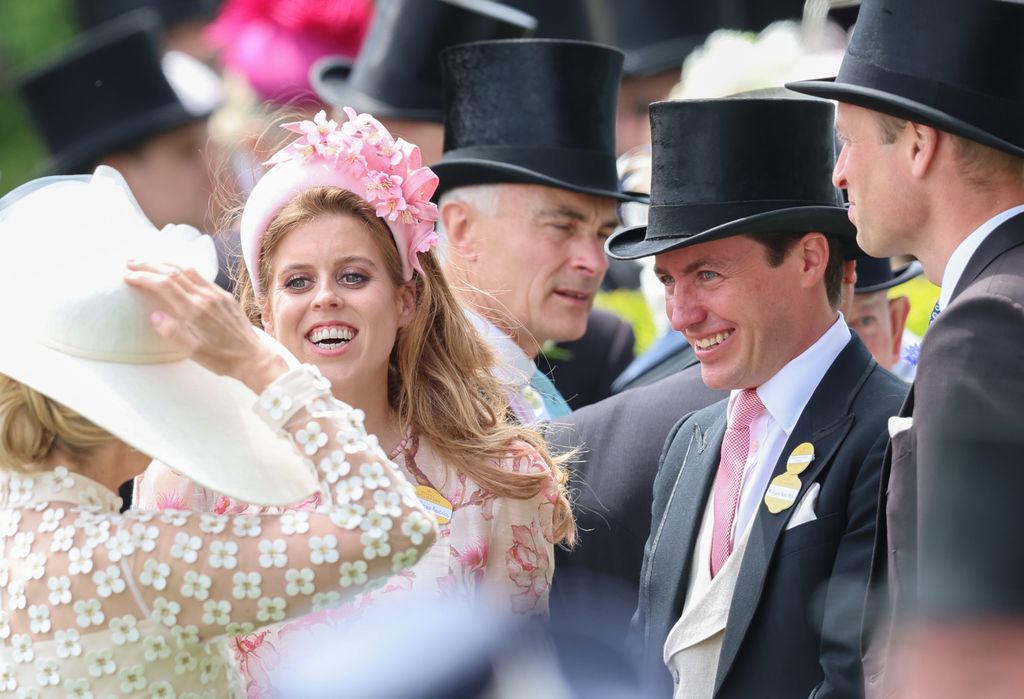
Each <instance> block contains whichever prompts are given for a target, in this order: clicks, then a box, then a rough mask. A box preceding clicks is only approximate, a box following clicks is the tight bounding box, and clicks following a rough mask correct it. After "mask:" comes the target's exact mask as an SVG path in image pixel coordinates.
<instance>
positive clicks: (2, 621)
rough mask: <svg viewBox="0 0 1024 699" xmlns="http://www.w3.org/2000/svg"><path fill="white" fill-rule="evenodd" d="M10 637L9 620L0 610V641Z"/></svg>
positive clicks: (5, 613)
mask: <svg viewBox="0 0 1024 699" xmlns="http://www.w3.org/2000/svg"><path fill="white" fill-rule="evenodd" d="M10 635H11V618H10V616H9V615H8V614H7V612H5V611H2V610H0V639H6V638H9V637H10Z"/></svg>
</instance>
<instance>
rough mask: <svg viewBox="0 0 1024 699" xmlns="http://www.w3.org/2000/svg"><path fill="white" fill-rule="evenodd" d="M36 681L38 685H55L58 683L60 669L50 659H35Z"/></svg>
mask: <svg viewBox="0 0 1024 699" xmlns="http://www.w3.org/2000/svg"><path fill="white" fill-rule="evenodd" d="M36 682H38V683H39V686H40V687H56V686H57V685H59V684H60V670H59V669H58V668H57V663H55V662H53V661H52V660H37V661H36Z"/></svg>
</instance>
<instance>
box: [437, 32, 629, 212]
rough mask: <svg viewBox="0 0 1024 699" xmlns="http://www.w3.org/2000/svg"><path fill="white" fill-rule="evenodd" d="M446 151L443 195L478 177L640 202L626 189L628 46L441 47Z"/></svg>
mask: <svg viewBox="0 0 1024 699" xmlns="http://www.w3.org/2000/svg"><path fill="white" fill-rule="evenodd" d="M441 64H442V70H443V74H444V90H445V95H444V96H445V100H444V101H445V119H444V150H445V153H444V157H443V158H442V159H441V162H439V163H437V164H436V165H431V168H433V170H434V172H436V173H437V176H438V177H439V178H440V180H441V184H440V186H439V187H438V190H437V193H436V194H435V197H440V196H441V195H442V194H443V193H444V192H446V191H448V190H450V189H454V188H456V187H461V186H463V185H472V184H496V183H523V184H543V185H548V186H551V187H559V188H561V189H569V190H572V191H575V192H583V193H585V194H596V195H598V196H606V197H614V198H616V199H620V200H624V201H633V200H636V199H637V197H636V196H634V195H631V194H623V193H622V192H621V191H620V190H619V184H618V173H617V171H616V168H615V106H616V101H617V97H618V93H619V79H620V76H621V74H622V52H620V51H617V50H615V49H613V48H611V47H608V46H602V45H600V44H591V43H587V42H583V41H561V40H558V39H518V40H514V39H513V40H507V41H483V42H478V43H475V44H463V45H462V46H456V47H453V48H450V49H446V50H445V51H443V52H442V53H441Z"/></svg>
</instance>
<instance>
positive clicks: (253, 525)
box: [232, 515, 263, 536]
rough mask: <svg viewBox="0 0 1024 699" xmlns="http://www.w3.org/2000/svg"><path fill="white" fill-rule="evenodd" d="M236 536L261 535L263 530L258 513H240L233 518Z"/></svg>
mask: <svg viewBox="0 0 1024 699" xmlns="http://www.w3.org/2000/svg"><path fill="white" fill-rule="evenodd" d="M232 524H233V528H234V532H235V536H259V535H260V534H261V533H262V532H263V527H262V526H261V524H260V518H259V517H257V516H256V515H238V516H237V517H235V518H234V520H232Z"/></svg>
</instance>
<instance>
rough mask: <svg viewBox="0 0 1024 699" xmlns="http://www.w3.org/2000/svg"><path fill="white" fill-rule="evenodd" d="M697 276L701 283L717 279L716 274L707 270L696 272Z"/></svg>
mask: <svg viewBox="0 0 1024 699" xmlns="http://www.w3.org/2000/svg"><path fill="white" fill-rule="evenodd" d="M697 276H698V277H700V280H701V281H702V282H710V281H712V280H714V279H716V278H717V277H718V272H711V271H709V270H704V271H702V272H698V273H697Z"/></svg>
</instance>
